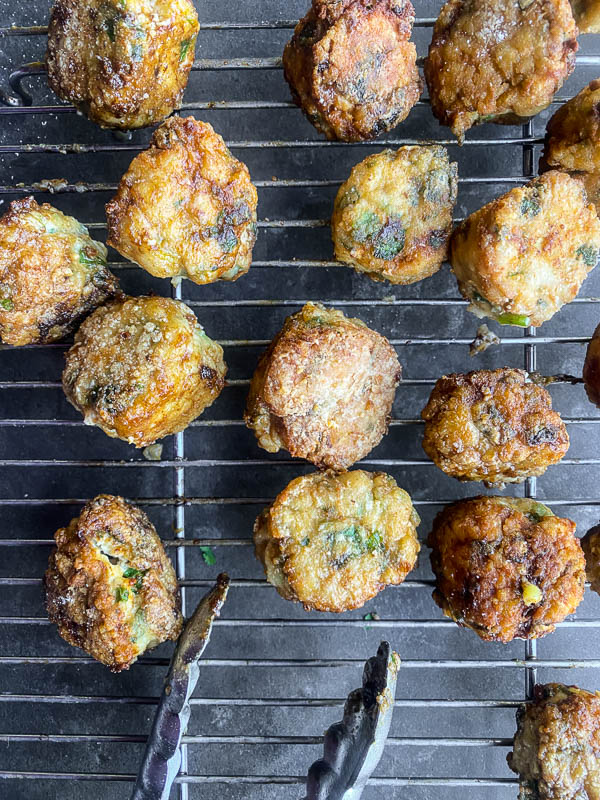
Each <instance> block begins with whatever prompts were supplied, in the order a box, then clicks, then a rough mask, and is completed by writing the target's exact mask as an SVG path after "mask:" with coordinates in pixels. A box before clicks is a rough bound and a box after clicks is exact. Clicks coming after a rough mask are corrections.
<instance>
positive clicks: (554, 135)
mask: <svg viewBox="0 0 600 800" xmlns="http://www.w3.org/2000/svg"><path fill="white" fill-rule="evenodd" d="M599 108H600V80H598V79H596V80H594V81H591V83H589V84H588V85H587V86H586V87H585V88H584V89H582V90H581V91H580V92H579V94H577V95H575V97H573V98H571V100H569V101H568V102H567V103H565V104H564V105H563V106H561V107H560V108H559V109H558V111H556V113H555V114H553V116H552V117H551V118H550V121H549V122H548V125H547V127H546V142H545V145H544V159H545V161H546V163H547V164H548V165H549V166H551V167H558V168H559V169H566V170H581V171H583V172H598V171H600V113H599Z"/></svg>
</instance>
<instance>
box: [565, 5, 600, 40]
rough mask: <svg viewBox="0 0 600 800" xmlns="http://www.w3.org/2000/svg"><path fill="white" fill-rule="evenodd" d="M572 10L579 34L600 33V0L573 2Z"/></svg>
mask: <svg viewBox="0 0 600 800" xmlns="http://www.w3.org/2000/svg"><path fill="white" fill-rule="evenodd" d="M571 8H572V9H573V16H574V17H575V22H576V23H577V27H578V28H579V33H600V2H598V0H571Z"/></svg>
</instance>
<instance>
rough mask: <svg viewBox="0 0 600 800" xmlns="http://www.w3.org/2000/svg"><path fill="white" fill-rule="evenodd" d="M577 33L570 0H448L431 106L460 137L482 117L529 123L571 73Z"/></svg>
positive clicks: (437, 33) (430, 73) (433, 62)
mask: <svg viewBox="0 0 600 800" xmlns="http://www.w3.org/2000/svg"><path fill="white" fill-rule="evenodd" d="M576 36H577V27H576V25H575V21H574V19H573V14H572V12H571V7H570V5H569V2H568V0H519V2H509V3H508V2H504V0H449V2H447V3H446V4H445V5H444V6H443V8H442V10H441V11H440V15H439V17H438V19H437V22H436V23H435V25H434V28H433V39H432V42H431V45H430V46H429V54H428V56H427V58H426V59H425V80H426V81H427V86H428V87H429V95H430V99H431V108H432V111H433V113H434V114H435V116H436V117H437V118H438V119H439V121H440V123H441V124H442V125H448V126H449V127H450V128H451V129H452V132H453V133H454V135H455V136H456V137H457V139H458V140H459V142H462V141H463V140H464V137H465V133H466V131H468V130H469V128H471V127H472V126H473V125H475V124H477V123H478V122H490V121H493V122H501V123H507V124H516V123H519V122H523V121H524V120H526V119H528V118H529V117H532V116H533V115H534V114H537V113H539V112H540V111H542V109H544V108H546V107H547V106H548V105H549V104H550V102H551V101H552V98H553V96H554V94H555V92H556V91H557V90H558V89H560V87H561V86H562V84H563V83H564V81H565V79H566V78H568V76H569V75H570V74H571V72H573V69H574V68H575V53H576V51H577V39H576Z"/></svg>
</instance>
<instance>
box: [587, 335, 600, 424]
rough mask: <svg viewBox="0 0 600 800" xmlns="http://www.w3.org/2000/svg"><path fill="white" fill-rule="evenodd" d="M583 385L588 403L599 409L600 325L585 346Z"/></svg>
mask: <svg viewBox="0 0 600 800" xmlns="http://www.w3.org/2000/svg"><path fill="white" fill-rule="evenodd" d="M583 384H584V387H585V391H586V394H587V396H588V399H589V401H590V403H593V404H594V405H595V406H598V408H600V325H598V327H597V328H596V330H595V331H594V335H593V336H592V338H591V339H590V341H589V343H588V346H587V351H586V354H585V361H584V363H583Z"/></svg>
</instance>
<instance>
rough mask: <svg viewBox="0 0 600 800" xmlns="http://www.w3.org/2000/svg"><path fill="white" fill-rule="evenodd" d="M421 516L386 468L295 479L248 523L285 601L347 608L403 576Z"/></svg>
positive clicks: (412, 558)
mask: <svg viewBox="0 0 600 800" xmlns="http://www.w3.org/2000/svg"><path fill="white" fill-rule="evenodd" d="M419 522H420V519H419V515H418V514H417V512H416V511H415V509H414V508H413V504H412V502H411V499H410V496H409V495H408V494H407V493H406V492H405V491H404V489H400V487H399V486H398V485H397V484H396V481H395V480H394V479H393V478H392V477H390V476H389V475H386V474H385V473H384V472H365V471H364V470H361V469H357V470H353V471H352V472H344V473H342V474H341V475H335V474H334V473H332V472H317V473H313V474H312V475H303V476H301V477H300V478H296V479H295V480H293V481H292V482H291V483H290V484H289V485H288V486H287V487H286V488H285V489H284V490H283V492H281V493H280V494H279V495H278V496H277V498H276V499H275V501H274V503H272V504H271V505H270V506H269V508H266V509H265V510H264V511H263V512H262V514H261V515H260V516H259V517H258V519H257V520H256V524H255V526H254V544H255V547H256V555H257V557H258V559H259V560H260V561H261V563H262V565H263V566H264V568H265V573H266V575H267V579H268V580H269V581H270V583H272V584H273V586H275V588H276V589H277V591H278V592H279V594H280V595H281V596H282V597H285V598H286V600H294V601H296V602H300V603H302V605H303V606H304V608H305V609H306V610H307V611H310V610H312V609H316V610H317V611H333V612H341V611H349V610H350V609H353V608H360V607H361V606H362V605H364V604H365V603H366V602H367V600H369V599H370V598H371V597H374V596H375V595H376V594H377V593H378V592H380V591H381V590H382V589H384V588H385V587H386V586H389V585H397V584H400V583H402V581H403V580H404V579H405V578H406V576H407V574H408V573H409V572H410V570H411V569H412V568H413V567H414V565H415V563H416V560H417V554H418V552H419V541H418V539H417V530H416V529H417V526H418V524H419Z"/></svg>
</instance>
